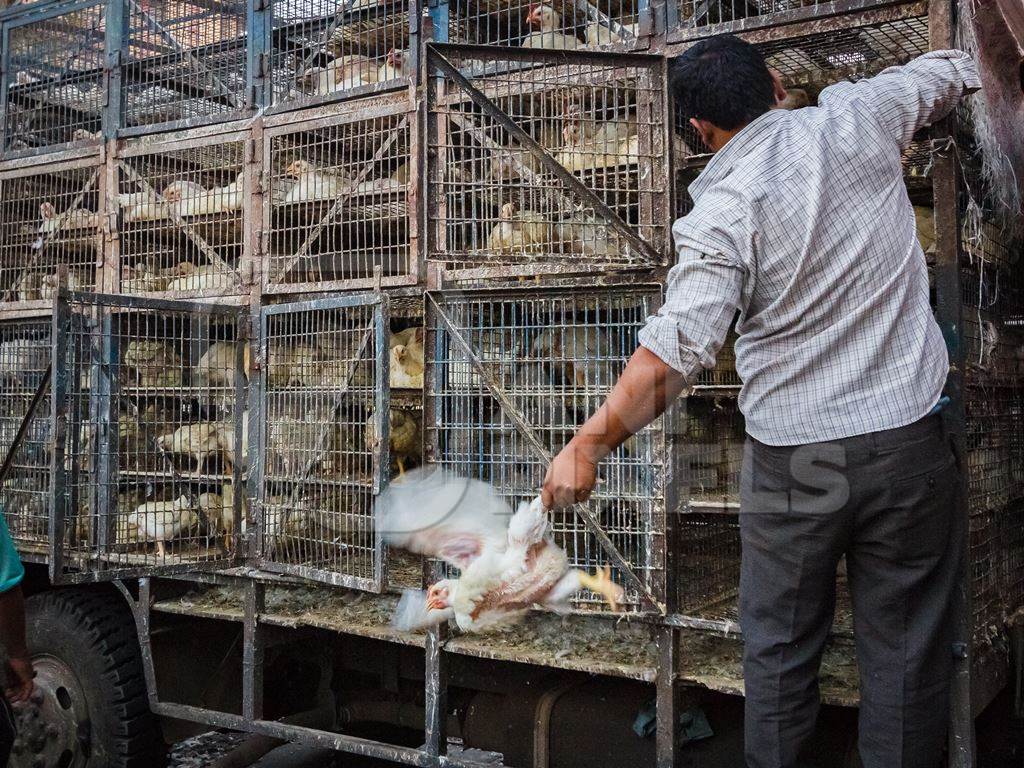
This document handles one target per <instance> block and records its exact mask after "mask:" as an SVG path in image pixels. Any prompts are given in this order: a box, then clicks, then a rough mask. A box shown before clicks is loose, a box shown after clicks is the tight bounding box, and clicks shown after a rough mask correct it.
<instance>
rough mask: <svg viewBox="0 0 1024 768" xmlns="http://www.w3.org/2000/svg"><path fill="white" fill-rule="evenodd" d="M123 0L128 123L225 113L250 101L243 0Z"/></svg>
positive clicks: (124, 119) (204, 118)
mask: <svg viewBox="0 0 1024 768" xmlns="http://www.w3.org/2000/svg"><path fill="white" fill-rule="evenodd" d="M122 1H123V2H124V3H125V6H124V10H123V13H124V16H125V17H126V18H125V22H124V23H125V29H124V35H123V39H122V41H121V45H122V48H121V50H120V51H119V54H120V55H119V60H120V61H121V62H122V64H121V94H120V95H121V125H122V126H123V127H125V128H128V129H132V128H138V127H141V126H150V125H158V124H166V123H181V124H194V123H199V122H210V121H213V120H223V119H225V118H227V117H230V116H231V115H237V114H239V113H241V112H242V111H244V110H245V109H246V108H247V107H248V106H249V104H248V103H247V94H246V82H247V73H246V61H247V51H246V46H247V40H248V38H247V36H246V27H247V22H246V3H245V2H244V0H222V2H218V3H214V4H210V3H202V2H174V1H172V0H157V2H142V0H122Z"/></svg>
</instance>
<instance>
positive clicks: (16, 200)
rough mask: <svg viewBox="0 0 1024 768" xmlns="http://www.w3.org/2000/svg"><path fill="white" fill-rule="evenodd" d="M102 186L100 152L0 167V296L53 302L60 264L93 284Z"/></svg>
mask: <svg viewBox="0 0 1024 768" xmlns="http://www.w3.org/2000/svg"><path fill="white" fill-rule="evenodd" d="M101 187H102V167H101V166H100V164H99V161H98V158H87V159H80V160H70V161H63V162H56V163H47V164H38V165H30V166H16V167H14V168H12V169H11V170H0V302H3V303H5V304H6V303H18V304H21V305H26V304H27V305H32V304H35V305H37V306H47V307H49V306H51V305H52V303H53V299H54V296H55V295H56V290H57V270H58V267H61V266H67V267H68V269H69V276H68V282H69V285H71V286H72V287H75V288H79V289H89V288H93V287H95V285H96V279H97V270H96V262H97V254H98V253H100V247H101V243H100V240H101V236H100V227H101V221H102V219H101V215H100V212H101V211H102V207H101V205H100V200H101V195H100V190H101Z"/></svg>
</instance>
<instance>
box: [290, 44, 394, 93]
mask: <svg viewBox="0 0 1024 768" xmlns="http://www.w3.org/2000/svg"><path fill="white" fill-rule="evenodd" d="M299 82H300V85H301V86H302V88H303V89H304V90H305V91H306V92H307V93H311V94H313V95H316V96H323V95H326V94H328V93H333V92H335V91H347V90H349V89H351V88H358V87H360V86H362V85H372V84H373V83H375V82H377V67H376V66H374V64H373V62H372V61H371V60H370V59H369V58H367V57H366V56H361V55H358V54H348V55H345V56H339V57H338V58H336V59H332V60H331V61H329V62H327V64H326V65H325V66H323V67H313V68H312V69H310V70H308V71H306V73H305V74H304V75H303V76H302V78H301V80H300V81H299Z"/></svg>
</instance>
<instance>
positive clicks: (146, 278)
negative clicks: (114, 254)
mask: <svg viewBox="0 0 1024 768" xmlns="http://www.w3.org/2000/svg"><path fill="white" fill-rule="evenodd" d="M178 274H180V272H179V269H178V267H173V268H171V269H159V268H157V267H154V266H152V265H150V264H147V263H146V262H143V261H140V262H138V263H137V264H135V266H133V267H125V269H124V271H123V272H122V274H121V290H123V291H125V292H127V293H146V292H147V291H163V290H166V288H167V285H168V284H169V283H170V282H171V280H173V279H174V276H175V275H178Z"/></svg>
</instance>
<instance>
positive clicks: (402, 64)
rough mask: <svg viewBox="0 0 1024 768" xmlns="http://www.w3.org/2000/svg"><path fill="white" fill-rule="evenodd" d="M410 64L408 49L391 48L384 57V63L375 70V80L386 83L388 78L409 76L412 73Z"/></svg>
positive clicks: (395, 78) (396, 78)
mask: <svg viewBox="0 0 1024 768" xmlns="http://www.w3.org/2000/svg"><path fill="white" fill-rule="evenodd" d="M411 64H412V62H411V60H410V57H409V52H408V51H400V50H398V49H397V48H392V49H391V50H390V51H388V53H387V55H386V56H385V57H384V63H383V64H381V65H380V68H379V69H378V70H377V82H378V83H386V82H387V81H388V80H398V79H399V78H402V77H409V75H410V74H412V72H411Z"/></svg>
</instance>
